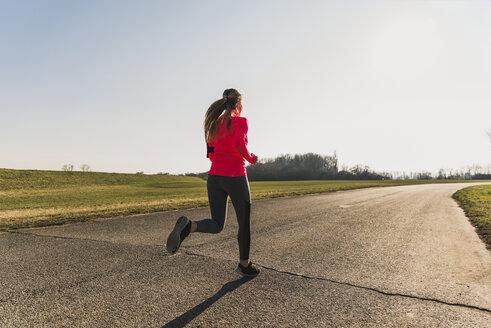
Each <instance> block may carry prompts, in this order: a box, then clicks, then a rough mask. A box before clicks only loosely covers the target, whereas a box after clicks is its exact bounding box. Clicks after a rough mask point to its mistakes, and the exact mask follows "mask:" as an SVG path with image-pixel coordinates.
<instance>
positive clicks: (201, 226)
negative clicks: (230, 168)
mask: <svg viewBox="0 0 491 328" xmlns="http://www.w3.org/2000/svg"><path fill="white" fill-rule="evenodd" d="M206 186H207V189H208V200H209V202H210V212H211V219H204V220H201V221H196V224H197V226H198V229H197V230H196V231H197V232H206V233H219V232H220V231H222V229H223V226H224V225H225V219H226V218H227V197H228V196H230V198H231V199H232V204H233V205H234V209H235V213H236V215H237V222H238V224H239V233H238V234H237V239H238V241H239V253H240V259H241V260H247V259H249V249H250V245H251V226H250V222H251V193H250V191H249V181H248V180H247V176H242V177H225V176H221V175H209V176H208V181H207V183H206Z"/></svg>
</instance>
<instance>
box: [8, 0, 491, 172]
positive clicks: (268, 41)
mask: <svg viewBox="0 0 491 328" xmlns="http://www.w3.org/2000/svg"><path fill="white" fill-rule="evenodd" d="M489 17H491V1H119V0H118V1H104V0H97V1H51V0H45V1H23V0H18V1H17V0H16V1H0V111H1V120H0V167H4V168H17V169H52V170H60V169H61V167H62V165H63V164H68V163H72V164H74V165H75V166H76V167H78V166H79V165H81V164H84V163H87V164H89V165H91V166H92V168H93V170H95V171H106V172H136V171H144V172H145V173H157V172H171V173H184V172H203V171H206V170H208V169H209V161H208V159H206V157H205V144H204V140H203V132H202V120H203V116H204V113H205V111H206V109H207V108H208V106H209V105H210V104H211V103H212V102H213V101H214V100H216V99H218V98H219V97H221V94H222V92H223V90H224V89H225V88H230V87H234V88H237V89H238V90H239V91H240V92H242V93H243V95H244V101H243V103H244V111H243V116H246V117H247V118H248V120H249V125H250V127H249V149H250V151H252V152H254V153H256V154H257V155H258V156H259V157H263V158H265V157H275V156H277V155H279V154H285V153H290V154H294V153H306V152H315V153H319V154H325V155H330V154H332V153H333V152H334V151H335V150H336V151H337V154H338V157H339V160H340V164H343V163H345V164H347V165H349V166H352V165H355V164H358V163H360V164H365V165H369V166H370V167H372V168H373V169H375V170H379V171H418V170H430V171H437V170H438V169H439V168H442V167H444V168H459V167H462V166H465V165H470V164H473V163H477V164H481V165H483V166H486V165H488V164H491V142H490V140H489V137H488V136H487V134H486V132H487V131H489V130H491V61H490V60H489V58H491V20H490V19H489Z"/></svg>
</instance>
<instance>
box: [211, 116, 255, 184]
mask: <svg viewBox="0 0 491 328" xmlns="http://www.w3.org/2000/svg"><path fill="white" fill-rule="evenodd" d="M227 123H228V120H227V119H226V118H225V117H224V116H223V115H222V116H220V117H219V118H218V120H217V124H218V136H217V138H215V140H211V141H208V146H209V147H213V148H214V152H210V153H209V154H208V157H209V158H210V160H211V162H212V163H211V168H210V172H208V174H210V175H222V176H227V177H240V176H244V175H247V172H246V168H245V160H247V161H248V162H249V163H251V164H254V163H256V161H257V157H256V155H254V154H250V153H249V151H248V150H247V130H248V125H247V119H246V118H245V117H240V116H233V117H232V126H231V127H230V129H229V130H228V131H227Z"/></svg>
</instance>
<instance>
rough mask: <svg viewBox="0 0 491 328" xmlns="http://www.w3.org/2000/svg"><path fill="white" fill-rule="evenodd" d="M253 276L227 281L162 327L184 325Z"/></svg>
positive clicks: (175, 327)
mask: <svg viewBox="0 0 491 328" xmlns="http://www.w3.org/2000/svg"><path fill="white" fill-rule="evenodd" d="M254 278H255V277H242V278H240V279H237V280H234V281H229V282H227V283H226V284H225V285H223V286H222V288H220V290H219V291H218V292H217V293H216V294H215V295H213V296H211V297H210V298H208V299H206V300H205V301H203V302H202V303H200V304H198V305H196V306H195V307H194V308H192V309H190V310H188V311H187V312H185V313H183V314H181V315H180V316H178V317H177V318H175V319H174V320H172V321H169V322H168V323H166V324H165V325H164V326H162V328H171V327H172V328H177V327H184V326H186V325H187V324H188V323H189V322H190V321H191V320H193V319H194V318H196V317H197V316H199V315H200V314H201V313H203V312H204V311H205V310H206V309H207V308H209V307H210V306H211V305H212V304H213V303H215V302H216V301H218V300H219V299H220V298H221V297H222V296H224V295H225V294H227V293H230V292H232V291H234V290H235V289H237V288H238V287H240V286H241V285H243V284H245V283H246V282H248V281H250V280H252V279H254Z"/></svg>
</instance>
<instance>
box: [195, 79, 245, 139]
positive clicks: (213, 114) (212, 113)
mask: <svg viewBox="0 0 491 328" xmlns="http://www.w3.org/2000/svg"><path fill="white" fill-rule="evenodd" d="M241 96H242V95H241V94H240V93H239V91H237V90H235V89H226V90H225V91H223V97H222V98H221V99H218V100H217V101H215V102H213V104H211V105H210V107H209V108H208V110H207V111H206V115H205V122H204V124H203V125H204V128H205V140H206V141H207V142H208V141H211V140H214V139H215V138H216V137H217V135H218V124H217V120H218V118H219V117H220V115H222V113H223V111H225V114H224V117H225V118H227V120H228V122H227V131H228V130H229V129H230V127H231V126H232V111H234V110H235V105H236V104H237V102H238V101H240V99H241Z"/></svg>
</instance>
